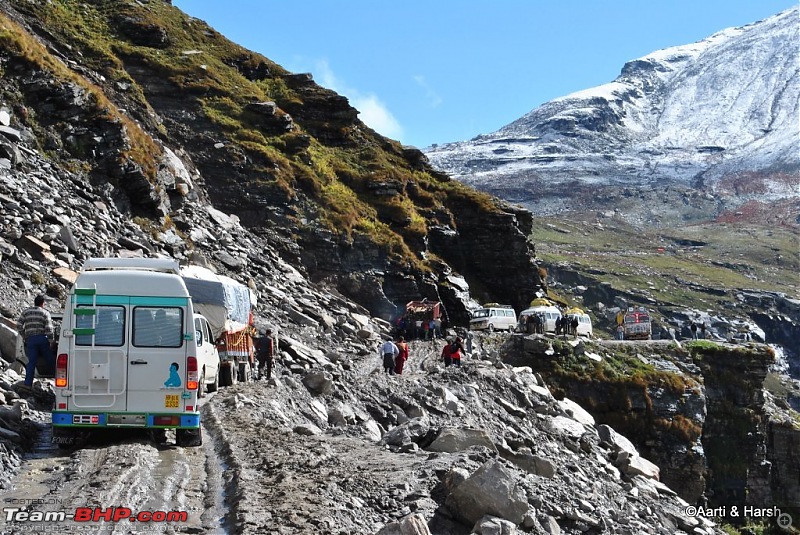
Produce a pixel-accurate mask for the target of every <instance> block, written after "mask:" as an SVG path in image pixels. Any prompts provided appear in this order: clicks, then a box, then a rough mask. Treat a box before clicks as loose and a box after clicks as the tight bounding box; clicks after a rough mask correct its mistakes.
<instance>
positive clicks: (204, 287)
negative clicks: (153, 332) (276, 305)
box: [181, 266, 256, 337]
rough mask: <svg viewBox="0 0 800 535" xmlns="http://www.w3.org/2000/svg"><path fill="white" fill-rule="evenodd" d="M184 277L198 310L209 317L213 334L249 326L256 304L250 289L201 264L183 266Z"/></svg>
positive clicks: (216, 335)
mask: <svg viewBox="0 0 800 535" xmlns="http://www.w3.org/2000/svg"><path fill="white" fill-rule="evenodd" d="M181 277H183V280H184V282H185V283H186V289H187V290H189V295H191V296H192V304H193V305H194V309H195V311H197V312H199V313H200V314H202V315H203V316H205V317H206V319H207V320H208V323H209V325H210V326H211V330H212V332H213V334H214V337H218V336H220V335H221V334H222V333H223V332H226V331H227V332H236V331H240V330H242V329H244V328H245V327H247V325H248V324H249V322H250V309H251V307H254V306H255V305H256V298H255V295H253V293H252V292H251V291H250V288H248V287H247V286H245V285H244V284H241V283H239V282H237V281H235V280H233V279H232V278H230V277H226V276H224V275H217V274H216V273H214V272H213V271H211V270H209V269H206V268H204V267H200V266H184V267H182V268H181Z"/></svg>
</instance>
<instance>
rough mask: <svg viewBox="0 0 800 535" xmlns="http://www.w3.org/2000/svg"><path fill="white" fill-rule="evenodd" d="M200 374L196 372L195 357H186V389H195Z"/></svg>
mask: <svg viewBox="0 0 800 535" xmlns="http://www.w3.org/2000/svg"><path fill="white" fill-rule="evenodd" d="M199 381H200V376H199V375H198V373H197V357H189V358H188V359H186V389H187V390H197V387H198V383H199Z"/></svg>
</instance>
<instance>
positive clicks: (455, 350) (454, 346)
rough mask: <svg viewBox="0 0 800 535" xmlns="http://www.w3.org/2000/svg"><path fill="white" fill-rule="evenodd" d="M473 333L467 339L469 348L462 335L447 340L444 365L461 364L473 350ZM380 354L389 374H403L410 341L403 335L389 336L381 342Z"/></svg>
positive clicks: (443, 353) (444, 350)
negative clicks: (465, 356)
mask: <svg viewBox="0 0 800 535" xmlns="http://www.w3.org/2000/svg"><path fill="white" fill-rule="evenodd" d="M471 334H472V333H469V335H468V339H467V348H465V347H464V341H463V340H462V338H461V337H460V336H456V337H455V338H454V339H453V340H452V341H450V340H447V343H446V344H445V345H444V347H443V348H442V353H441V358H442V361H443V362H444V366H445V367H448V366H461V358H462V357H463V356H464V355H465V354H466V353H467V352H468V350H471V349H472V348H471V347H470V346H471V345H472V344H471V342H472V337H471ZM380 354H381V356H382V358H383V371H384V373H386V374H388V375H402V373H403V367H404V366H405V363H406V361H407V360H408V356H409V350H408V343H407V342H406V340H405V338H404V337H403V336H398V337H397V338H396V339H394V340H393V339H392V337H391V336H390V337H387V339H386V341H385V342H383V344H381V347H380Z"/></svg>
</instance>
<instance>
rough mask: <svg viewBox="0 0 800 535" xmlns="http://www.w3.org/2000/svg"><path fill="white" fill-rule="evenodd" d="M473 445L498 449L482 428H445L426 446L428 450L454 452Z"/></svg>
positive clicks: (493, 449)
mask: <svg viewBox="0 0 800 535" xmlns="http://www.w3.org/2000/svg"><path fill="white" fill-rule="evenodd" d="M472 446H484V447H487V448H489V449H490V450H492V451H497V448H496V447H495V445H494V443H493V442H492V439H491V437H490V436H489V435H488V434H487V433H486V431H483V430H481V429H454V428H445V429H442V430H441V431H440V432H439V436H437V437H436V438H435V439H434V440H433V442H431V445H430V446H428V447H427V448H425V449H426V450H428V451H440V452H445V453H454V452H457V451H463V450H466V449H468V448H470V447H472Z"/></svg>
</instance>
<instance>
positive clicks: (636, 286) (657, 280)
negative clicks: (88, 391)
mask: <svg viewBox="0 0 800 535" xmlns="http://www.w3.org/2000/svg"><path fill="white" fill-rule="evenodd" d="M799 239H800V233H798V231H797V229H795V228H790V227H766V226H758V225H754V224H748V223H712V222H710V223H705V224H697V225H687V226H685V227H682V228H673V229H640V228H634V227H632V226H630V225H628V224H626V223H625V222H623V221H620V220H617V219H613V220H609V219H606V220H602V221H601V222H599V223H598V222H595V221H594V220H589V219H587V220H583V221H581V220H580V219H574V218H572V219H570V220H569V221H565V220H562V219H557V218H537V219H536V221H535V223H534V230H533V240H534V242H535V243H536V249H537V256H538V257H539V258H540V259H541V260H542V262H543V263H544V264H545V265H548V264H558V263H560V262H568V263H569V264H570V265H571V266H572V267H573V268H574V269H576V270H578V271H582V272H585V273H590V274H591V273H597V274H602V275H601V276H600V278H601V279H602V280H606V281H609V282H610V283H611V284H612V285H613V286H614V287H615V288H617V289H620V290H623V291H634V292H639V293H644V294H645V295H648V296H650V297H652V298H653V299H655V300H657V301H659V302H662V303H672V304H675V305H678V306H691V307H696V308H715V307H721V306H723V303H725V302H729V301H730V297H729V295H726V294H727V293H728V292H730V291H732V290H737V289H757V290H765V291H774V292H784V293H786V294H787V295H789V296H794V297H796V296H797V295H798V293H799V292H800V279H799V278H798V275H797V273H798V272H800V257H798V249H799V244H800V242H799V241H798V240H799Z"/></svg>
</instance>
